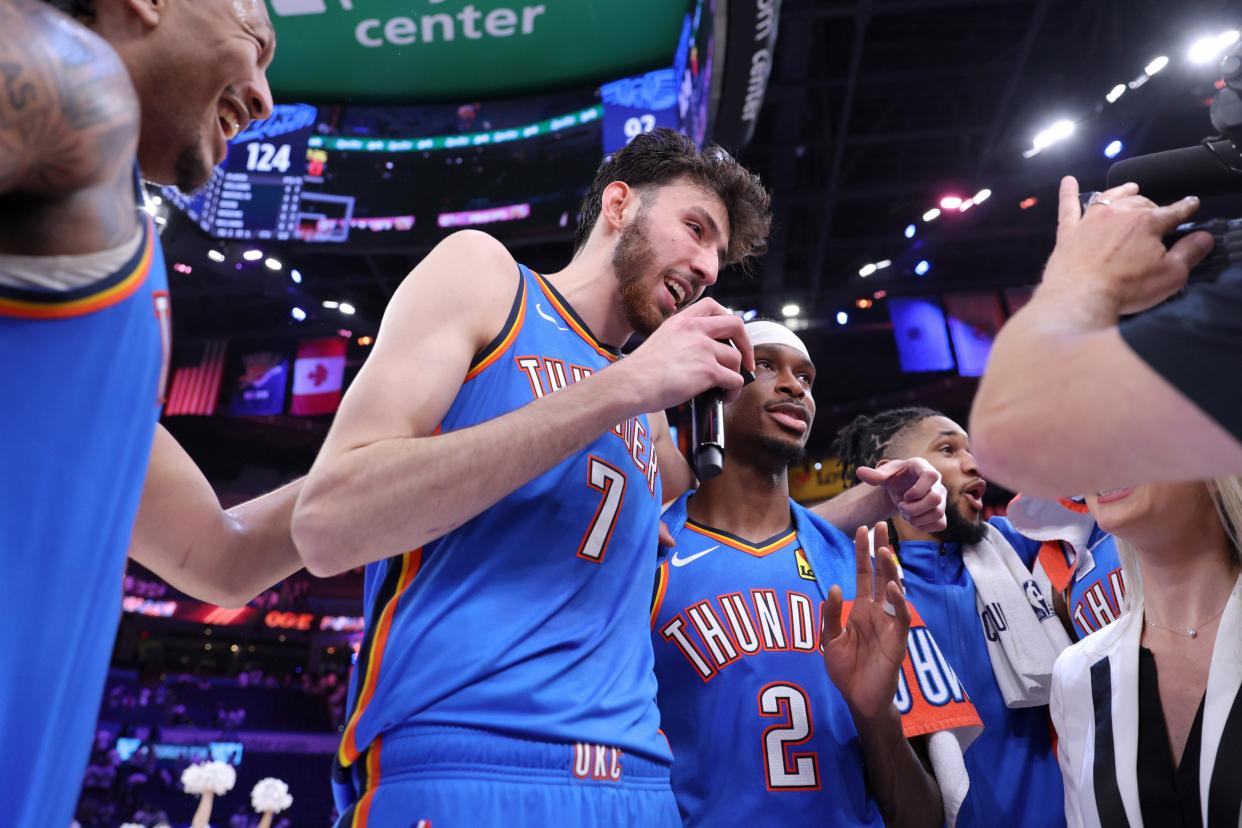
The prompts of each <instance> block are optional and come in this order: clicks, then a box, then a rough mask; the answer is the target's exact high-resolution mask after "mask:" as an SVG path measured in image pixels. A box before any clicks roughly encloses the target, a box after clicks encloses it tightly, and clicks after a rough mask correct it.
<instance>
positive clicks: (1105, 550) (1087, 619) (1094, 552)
mask: <svg viewBox="0 0 1242 828" xmlns="http://www.w3.org/2000/svg"><path fill="white" fill-rule="evenodd" d="M1125 597H1126V579H1125V574H1124V573H1123V572H1122V569H1121V558H1120V556H1119V555H1118V554H1117V543H1116V541H1114V540H1113V536H1112V535H1110V534H1108V533H1107V532H1105V531H1104V530H1103V529H1101V528H1100V527H1099V526H1096V527H1095V529H1094V530H1093V531H1092V533H1091V538H1090V540H1089V541H1088V546H1087V549H1085V550H1083V551H1082V552H1080V553H1079V559H1078V562H1077V566H1075V567H1074V579H1073V581H1072V582H1071V583H1070V588H1069V597H1068V600H1067V604H1068V605H1069V613H1070V619H1071V620H1073V622H1074V630H1075V631H1076V632H1077V633H1078V638H1079V640H1081V639H1083V638H1086V637H1087V636H1088V635H1090V634H1091V633H1093V632H1095V631H1096V630H1098V629H1100V628H1102V627H1106V626H1108V625H1109V624H1111V623H1113V622H1114V621H1116V620H1117V619H1118V618H1120V617H1121V609H1122V606H1123V604H1124V601H1125Z"/></svg>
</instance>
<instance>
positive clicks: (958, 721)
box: [841, 600, 983, 739]
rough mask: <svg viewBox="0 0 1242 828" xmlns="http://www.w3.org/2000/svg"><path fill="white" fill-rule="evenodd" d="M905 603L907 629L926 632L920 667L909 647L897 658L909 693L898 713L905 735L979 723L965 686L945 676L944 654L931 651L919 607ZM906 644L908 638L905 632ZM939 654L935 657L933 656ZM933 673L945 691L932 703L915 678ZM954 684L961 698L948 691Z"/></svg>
mask: <svg viewBox="0 0 1242 828" xmlns="http://www.w3.org/2000/svg"><path fill="white" fill-rule="evenodd" d="M906 606H907V607H908V608H909V610H910V632H911V633H915V631H916V630H918V629H919V628H922V629H923V630H926V632H924V633H922V635H924V636H925V637H926V642H925V643H924V645H923V647H922V648H921V649H922V650H923V653H922V654H923V656H924V658H925V660H924V662H923V663H922V665H921V668H916V666H915V663H914V657H913V656H912V655H911V653H910V647H909V646H907V647H906V655H905V658H904V659H903V660H902V662H901V672H902V675H903V676H904V678H905V684H906V692H907V693H908V694H909V697H910V709H909V710H907V711H905V712H904V713H902V714H901V730H902V733H904V734H905V737H906V738H907V739H913V738H914V737H915V736H924V735H926V734H928V733H936V732H938V731H941V730H956V729H957V728H965V727H983V720H982V719H980V718H979V712H978V711H977V710H975V705H974V703H973V702H971V700H970V696H969V695H967V691H966V689H965V688H962V687H961V681H960V680H959V679H957V676H956V675H953V676H949V675H946V674H945V671H946V670H947V671H950V672H952V670H953V667H952V666H951V665H950V664H949V662H948V659H946V658H944V654H943V653H938V654H937V653H931V652H928V649H929V648H930V647H931V646H933V645H934V646H935V648H936V649H937V650H938V649H939V645H936V644H935V639H934V638H932V637H931V631H930V630H927V624H926V623H924V621H923V619H922V617H921V616H920V615H919V611H918V610H917V609H915V608H914V604H911V603H910V602H909V601H906ZM853 607H854V602H853V601H852V600H851V601H846V602H845V606H844V607H843V608H842V610H841V623H842V625H843V626H844V625H845V624H846V622H847V621H848V620H849V617H850V610H851V609H853ZM906 640H907V644H909V643H910V641H911V640H912V639H911V638H910V637H909V636H907V639H906ZM936 655H939V658H937V657H935V656H936ZM920 671H921V672H923V673H931V674H934V675H933V677H931V678H932V681H931V685H933V686H935V687H936V688H937V690H939V692H942V693H944V694H945V695H946V697H947V698H946V699H945V700H943V701H940V702H939V703H938V704H934V703H933V702H932V701H931V700H929V699H928V698H927V696H926V695H924V687H923V684H922V683H921V682H920V681H919V672H920ZM955 684H956V685H957V687H958V688H959V691H960V695H961V699H960V700H959V699H957V698H955V697H954V695H953V694H952V693H951V692H948V691H949V688H950V687H952V686H953V685H955Z"/></svg>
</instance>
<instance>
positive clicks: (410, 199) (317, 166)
mask: <svg viewBox="0 0 1242 828" xmlns="http://www.w3.org/2000/svg"><path fill="white" fill-rule="evenodd" d="M713 9H714V0H700V1H699V2H698V3H696V4H695V6H694V8H693V9H692V11H691V12H690V13H688V14H687V15H686V18H685V21H684V24H683V26H682V32H681V36H680V38H679V44H678V47H677V50H676V53H675V55H674V56H673V64H672V65H671V66H668V67H664V68H659V69H655V70H653V71H650V72H646V73H644V74H641V75H636V76H632V77H627V78H621V79H618V80H616V81H614V82H611V83H606V84H603V85H601V86H600V87H599V88H597V89H590V90H578V91H573V90H570V91H565V92H558V93H551V94H543V95H539V96H537V97H529V98H513V99H505V100H497V101H466V102H461V103H456V104H432V105H425V106H400V107H394V106H350V105H344V106H327V107H325V106H318V107H317V106H312V105H310V104H301V103H299V104H284V105H279V106H277V107H276V111H275V113H274V114H273V115H272V117H271V118H269V119H267V120H265V121H262V122H258V123H254V124H251V125H250V126H249V127H248V128H247V129H246V130H245V131H244V132H242V134H240V135H238V136H237V137H236V138H235V139H234V140H233V141H232V142H231V143H230V147H229V154H228V158H227V159H226V160H225V161H224V163H222V164H221V165H220V166H219V167H217V168H216V170H215V171H214V173H213V175H212V178H211V181H210V182H209V183H208V184H207V186H206V187H204V188H203V189H202V190H201V191H199V192H198V193H196V194H195V195H193V196H189V197H187V196H185V195H182V194H181V193H179V192H177V191H175V190H173V189H171V188H166V189H165V193H166V195H167V197H168V198H169V199H170V200H171V201H172V202H173V203H174V204H176V205H177V206H178V207H179V208H181V209H182V210H183V211H184V212H185V213H186V214H187V215H188V216H189V217H190V218H191V219H192V220H194V221H195V222H197V223H198V224H199V226H200V227H202V229H203V230H204V231H205V232H207V233H208V234H209V235H211V236H214V237H216V238H219V239H225V240H234V239H236V240H251V239H253V240H268V239H272V240H279V241H302V242H310V243H336V244H342V243H348V244H351V245H358V246H363V247H390V246H404V245H417V244H426V243H431V242H433V241H435V240H436V239H438V238H440V237H442V236H443V235H444V233H445V232H446V231H449V230H452V229H455V228H461V227H477V226H485V225H490V226H489V227H488V229H489V230H490V231H491V232H494V233H496V234H497V235H500V236H502V237H504V236H508V237H514V236H520V235H533V234H541V233H547V232H549V231H556V230H558V229H564V228H569V227H571V226H572V225H573V222H574V220H575V211H576V210H577V207H578V204H579V202H580V200H581V198H582V196H583V195H584V193H585V190H586V187H587V185H588V184H589V182H590V180H591V177H592V175H593V173H594V171H595V168H596V167H597V166H598V164H599V162H600V159H601V158H602V157H603V156H604V155H606V154H608V153H611V152H614V151H615V150H617V149H619V148H620V147H622V146H624V145H625V144H626V143H628V142H629V141H630V140H632V139H633V138H634V137H635V136H637V135H639V134H641V133H643V132H649V131H651V130H653V129H655V128H657V127H672V128H675V129H679V130H681V131H682V132H684V133H685V134H687V135H689V136H690V137H692V138H693V139H694V140H695V141H696V142H697V143H699V144H702V142H703V141H704V139H705V138H706V132H707V127H706V122H707V109H708V97H709V93H710V86H711V72H712V59H713V54H712V51H713V49H712V42H713V39H712V31H711V29H712V21H713Z"/></svg>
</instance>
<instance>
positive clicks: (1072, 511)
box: [993, 496, 1126, 641]
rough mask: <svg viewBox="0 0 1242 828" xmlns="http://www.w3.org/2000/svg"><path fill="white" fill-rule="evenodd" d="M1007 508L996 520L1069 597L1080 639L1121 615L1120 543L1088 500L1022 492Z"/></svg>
mask: <svg viewBox="0 0 1242 828" xmlns="http://www.w3.org/2000/svg"><path fill="white" fill-rule="evenodd" d="M1009 513H1010V516H1011V517H1010V518H997V519H996V520H994V521H993V522H994V524H995V525H996V526H997V528H999V529H1000V530H1001V531H1002V532H1004V533H1005V535H1006V537H1007V538H1008V539H1009V541H1010V543H1011V544H1012V545H1013V547H1014V549H1016V550H1017V551H1018V554H1019V555H1020V556H1022V558H1023V560H1025V561H1026V562H1027V565H1028V566H1032V567H1034V564H1035V562H1036V561H1038V563H1039V566H1040V567H1042V569H1043V572H1044V574H1046V575H1047V576H1048V580H1049V582H1050V584H1051V587H1052V590H1053V592H1054V593H1059V594H1060V595H1061V596H1062V597H1063V598H1064V600H1065V605H1066V610H1067V612H1068V614H1069V618H1070V621H1071V623H1072V624H1073V626H1074V634H1075V638H1077V639H1078V640H1079V641H1081V640H1082V639H1083V638H1086V637H1087V636H1088V635H1090V634H1091V633H1093V632H1095V631H1096V630H1098V629H1100V628H1101V627H1104V626H1106V625H1108V624H1111V623H1112V622H1113V621H1115V620H1117V618H1118V617H1120V615H1121V608H1122V605H1123V602H1124V600H1125V594H1126V585H1125V574H1124V573H1123V571H1122V569H1121V558H1120V557H1119V556H1118V554H1117V544H1116V543H1115V542H1114V541H1113V537H1112V535H1110V534H1108V533H1107V532H1105V531H1104V530H1103V529H1101V528H1100V527H1099V525H1098V524H1097V523H1096V522H1095V518H1094V517H1093V516H1092V515H1091V512H1090V510H1089V509H1088V508H1087V504H1086V503H1083V502H1081V501H1080V500H1074V499H1070V498H1061V499H1059V500H1043V499H1039V498H1030V497H1026V496H1020V497H1018V498H1015V499H1014V501H1013V502H1012V503H1010V504H1009ZM1019 533H1020V534H1019Z"/></svg>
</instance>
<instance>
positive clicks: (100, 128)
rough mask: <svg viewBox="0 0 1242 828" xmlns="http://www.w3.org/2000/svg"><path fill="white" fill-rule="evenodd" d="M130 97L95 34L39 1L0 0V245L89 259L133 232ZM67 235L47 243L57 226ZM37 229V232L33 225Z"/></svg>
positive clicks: (126, 81) (134, 134)
mask: <svg viewBox="0 0 1242 828" xmlns="http://www.w3.org/2000/svg"><path fill="white" fill-rule="evenodd" d="M138 127H139V111H138V98H137V95H136V94H135V92H134V88H133V85H132V83H131V82H130V78H129V73H128V71H127V70H126V68H125V65H124V64H123V63H122V62H121V59H120V58H119V57H118V56H117V54H116V52H115V51H113V49H112V47H111V46H109V45H108V44H107V43H106V42H105V41H104V40H103V39H102V38H100V37H99V36H97V35H95V34H94V33H92V32H91V31H89V30H88V29H87V28H85V27H84V26H82V25H81V24H79V23H77V22H75V21H73V20H71V19H70V18H69V17H67V16H65V15H64V14H61V13H60V12H57V11H55V10H53V9H52V8H51V7H50V6H49V5H48V4H46V3H43V2H38V0H0V204H3V202H4V201H5V200H7V199H9V198H22V199H23V205H24V209H23V211H22V215H21V216H19V217H13V218H8V219H6V220H5V222H3V223H2V224H0V249H3V250H5V251H6V252H13V253H25V254H29V255H70V254H80V253H91V252H96V251H98V250H105V249H108V248H111V247H115V246H117V245H120V244H124V243H125V242H126V241H128V240H129V239H130V238H131V237H132V235H133V233H134V230H135V227H136V224H135V223H136V221H137V218H136V216H135V215H134V212H135V211H134V204H133V196H132V193H133V162H134V158H135V153H136V150H137V142H138ZM58 226H59V227H62V228H63V227H64V226H74V227H75V228H77V229H76V230H75V233H73V234H63V233H56V234H55V235H56V236H58V237H59V236H67V238H64V239H59V240H58V239H57V238H55V237H53V231H55V230H56V229H57V227H58ZM40 228H42V229H40Z"/></svg>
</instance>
